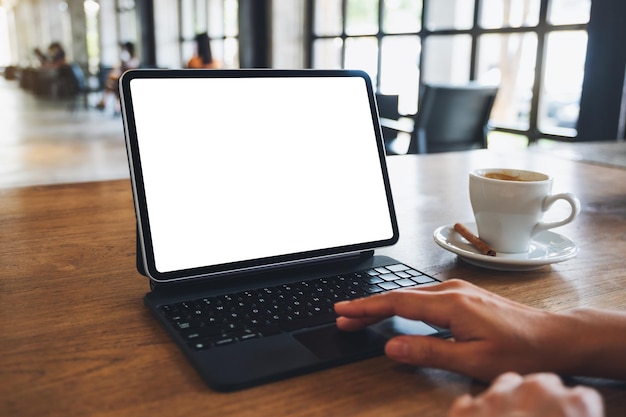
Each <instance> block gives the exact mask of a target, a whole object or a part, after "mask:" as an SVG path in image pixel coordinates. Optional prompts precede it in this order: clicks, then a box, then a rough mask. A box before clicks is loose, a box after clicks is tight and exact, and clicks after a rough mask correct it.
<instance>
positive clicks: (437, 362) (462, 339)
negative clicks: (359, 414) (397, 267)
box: [335, 280, 580, 381]
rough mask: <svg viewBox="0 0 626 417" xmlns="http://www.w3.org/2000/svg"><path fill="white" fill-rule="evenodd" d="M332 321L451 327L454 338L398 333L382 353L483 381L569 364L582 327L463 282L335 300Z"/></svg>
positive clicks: (345, 325) (357, 325) (346, 325)
mask: <svg viewBox="0 0 626 417" xmlns="http://www.w3.org/2000/svg"><path fill="white" fill-rule="evenodd" d="M335 311H336V312H337V314H338V315H339V316H340V317H338V318H337V326H338V327H339V328H340V329H342V330H347V331H353V330H358V329H361V328H363V327H365V326H367V325H369V324H373V323H375V322H377V321H380V320H382V319H384V318H386V317H390V316H393V315H398V316H402V317H405V318H408V319H413V320H424V321H426V322H428V323H431V324H433V325H435V326H439V327H442V328H446V329H449V330H450V332H451V333H452V336H453V337H454V339H455V342H451V341H448V340H442V339H439V338H435V337H429V336H397V337H394V338H392V339H390V340H389V341H388V342H387V345H386V347H385V353H386V354H387V356H389V357H390V358H392V359H394V360H397V361H399V362H403V363H408V364H413V365H419V366H429V367H435V368H442V369H448V370H451V371H455V372H460V373H462V374H465V375H468V376H471V377H474V378H478V379H481V380H485V381H489V380H491V379H493V378H495V377H496V376H497V375H499V374H501V373H503V372H506V371H516V372H520V373H524V374H525V373H531V372H539V371H554V372H559V371H563V370H569V369H572V368H573V367H574V366H575V363H577V360H576V358H573V357H570V355H569V354H568V352H570V351H572V349H570V348H571V343H572V341H573V340H575V339H574V338H575V337H576V335H578V333H577V331H579V330H580V329H578V328H576V322H575V321H573V322H572V320H571V318H570V317H569V316H561V315H558V314H556V313H549V312H546V311H542V310H538V309H534V308H531V307H528V306H525V305H522V304H519V303H516V302H513V301H511V300H508V299H506V298H503V297H500V296H498V295H496V294H493V293H490V292H488V291H486V290H483V289H481V288H479V287H476V286H474V285H472V284H470V283H468V282H465V281H461V280H450V281H446V282H444V283H442V284H438V285H433V286H430V287H424V288H420V287H415V288H411V289H406V290H395V291H389V292H387V293H383V294H380V295H374V296H371V297H367V298H363V299H358V300H353V301H346V302H340V303H337V304H336V305H335Z"/></svg>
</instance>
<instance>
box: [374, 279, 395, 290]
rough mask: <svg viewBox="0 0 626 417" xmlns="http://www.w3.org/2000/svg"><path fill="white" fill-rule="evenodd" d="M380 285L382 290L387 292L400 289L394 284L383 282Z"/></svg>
mask: <svg viewBox="0 0 626 417" xmlns="http://www.w3.org/2000/svg"><path fill="white" fill-rule="evenodd" d="M377 285H379V286H380V287H381V288H383V289H385V290H395V289H396V288H400V286H399V285H398V284H396V283H394V282H391V281H390V282H381V283H380V284H377Z"/></svg>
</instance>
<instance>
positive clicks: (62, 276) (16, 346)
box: [0, 151, 626, 417]
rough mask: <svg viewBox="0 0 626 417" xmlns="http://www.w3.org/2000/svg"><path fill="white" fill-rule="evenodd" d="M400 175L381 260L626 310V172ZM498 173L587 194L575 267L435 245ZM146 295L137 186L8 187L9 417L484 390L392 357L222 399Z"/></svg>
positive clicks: (249, 406) (585, 167)
mask: <svg viewBox="0 0 626 417" xmlns="http://www.w3.org/2000/svg"><path fill="white" fill-rule="evenodd" d="M388 164H389V172H390V177H391V181H392V188H393V191H394V201H395V204H396V210H397V213H398V220H399V224H400V231H401V238H400V241H399V242H398V244H397V245H395V246H394V247H391V248H384V249H382V250H381V251H379V252H380V253H383V254H387V255H391V256H394V257H395V258H397V259H399V260H401V261H403V262H406V263H409V264H411V265H413V266H416V267H419V268H421V269H423V270H425V272H428V273H431V274H433V275H434V276H436V277H438V278H439V279H442V280H446V279H449V278H452V277H458V278H463V279H466V280H468V281H471V282H473V283H475V284H477V285H480V286H482V287H484V288H487V289H489V290H491V291H494V292H496V293H498V294H501V295H504V296H506V297H509V298H512V299H514V300H517V301H520V302H522V303H525V304H529V305H532V306H534V307H539V308H544V309H548V310H555V311H556V310H564V309H570V308H573V307H577V306H595V307H602V308H612V309H621V310H626V273H625V268H624V265H626V264H625V262H624V257H625V255H626V170H622V169H618V168H614V167H613V168H612V167H604V166H598V165H592V164H585V163H582V162H575V161H568V160H565V159H558V158H555V157H552V156H547V155H540V154H535V153H532V152H528V151H520V152H515V153H506V154H499V153H495V152H493V151H475V152H474V151H472V152H463V153H449V154H439V155H423V156H422V155H420V156H397V157H390V158H388ZM497 166H500V167H517V168H527V169H535V170H541V171H543V172H546V173H548V174H551V175H553V176H554V178H555V183H554V192H561V191H570V192H573V193H575V194H577V195H578V196H579V197H580V199H581V202H582V213H581V215H580V217H579V218H578V219H577V220H575V221H574V222H573V223H571V224H569V225H567V226H564V227H561V228H559V229H555V232H557V233H561V234H563V235H565V236H567V237H568V238H570V239H572V240H574V241H575V242H576V243H577V244H578V245H579V249H580V251H579V254H578V255H577V257H576V258H574V259H570V260H567V261H565V262H562V263H557V264H553V265H550V266H548V267H545V268H542V269H539V270H537V271H531V272H503V271H492V270H486V269H481V268H478V267H475V266H472V265H469V264H467V263H465V262H463V261H462V260H459V259H458V258H457V257H456V255H454V254H452V253H450V252H447V251H446V250H444V249H442V248H440V247H439V246H437V245H436V244H435V243H434V241H433V231H434V230H435V229H436V228H437V227H438V226H440V225H444V224H453V223H455V222H466V223H469V222H472V221H473V218H472V212H471V207H470V204H469V196H468V192H467V182H468V172H469V171H470V170H471V169H473V168H479V167H497ZM346 169H349V166H347V168H346ZM555 210H556V212H557V213H556V215H558V212H559V210H560V209H559V208H558V207H555ZM147 291H148V282H147V280H146V278H144V277H142V276H140V275H139V274H138V273H137V272H136V270H135V219H134V211H133V205H132V195H131V187H130V183H129V181H128V180H120V181H109V182H98V183H82V184H68V185H53V186H42V187H29V188H15V189H4V190H0V416H33V417H34V416H115V417H122V416H129V417H130V416H183V415H198V416H209V415H219V416H266V415H267V416H284V415H290V416H294V415H297V416H381V415H384V416H425V417H428V416H433V417H434V416H442V415H445V413H446V411H447V409H448V407H449V406H450V404H451V403H452V401H453V400H454V398H456V397H457V396H458V395H460V394H462V393H466V392H472V393H478V392H480V391H482V390H483V389H485V386H484V385H483V384H481V383H478V382H476V381H473V380H471V379H469V378H466V377H464V376H461V375H457V374H454V373H450V372H446V371H442V370H436V369H425V368H419V369H416V368H412V367H407V366H401V365H397V364H395V363H393V362H391V361H390V360H388V359H386V358H384V357H380V358H375V359H370V360H366V361H362V362H358V363H354V364H350V365H346V366H341V367H338V368H334V369H330V370H326V371H321V372H317V373H314V374H310V375H306V376H302V377H297V378H292V379H289V380H285V381H281V382H277V383H272V384H268V385H264V386H260V387H256V388H252V389H248V390H244V391H239V392H235V393H229V394H222V393H217V392H214V391H212V390H211V389H209V388H208V387H207V386H206V385H205V384H204V383H203V382H202V380H201V379H200V378H199V376H198V375H197V374H196V372H195V371H194V369H193V368H192V367H191V366H190V365H189V363H188V362H187V361H186V359H185V358H184V357H183V354H182V353H181V351H179V350H178V348H177V347H176V346H175V345H174V344H173V343H172V342H171V341H170V340H169V338H168V337H167V335H166V333H165V331H164V330H163V329H162V328H161V327H160V326H159V324H158V323H157V321H156V320H155V319H153V317H152V316H151V314H150V312H149V311H148V310H147V309H146V308H145V307H144V306H143V303H142V297H143V295H144V294H145V293H146V292H147ZM575 348H576V341H572V349H575ZM494 360H497V358H494ZM571 382H572V383H581V382H582V383H586V384H589V385H591V386H594V387H596V388H598V389H599V390H600V392H601V393H602V395H603V397H604V399H605V402H606V407H607V416H623V415H624V410H626V386H625V385H624V384H623V383H620V382H616V381H607V380H601V379H588V378H586V379H574V380H572V381H571Z"/></svg>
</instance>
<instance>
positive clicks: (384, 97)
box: [376, 93, 400, 120]
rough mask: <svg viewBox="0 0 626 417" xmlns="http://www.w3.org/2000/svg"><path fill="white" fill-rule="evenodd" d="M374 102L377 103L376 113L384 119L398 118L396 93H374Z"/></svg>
mask: <svg viewBox="0 0 626 417" xmlns="http://www.w3.org/2000/svg"><path fill="white" fill-rule="evenodd" d="M376 103H377V104H378V115H379V116H380V117H382V118H385V119H392V120H398V119H399V118H400V113H399V112H398V95H397V94H381V93H376Z"/></svg>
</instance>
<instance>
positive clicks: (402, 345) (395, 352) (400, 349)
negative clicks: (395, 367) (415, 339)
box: [385, 339, 409, 359]
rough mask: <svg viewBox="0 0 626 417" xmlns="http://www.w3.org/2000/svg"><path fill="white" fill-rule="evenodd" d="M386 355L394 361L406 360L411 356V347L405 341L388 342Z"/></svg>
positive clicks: (393, 340)
mask: <svg viewBox="0 0 626 417" xmlns="http://www.w3.org/2000/svg"><path fill="white" fill-rule="evenodd" d="M385 353H386V354H387V356H389V357H390V358H393V359H404V358H406V357H407V356H408V354H409V345H408V343H406V342H405V341H403V340H396V339H392V340H390V341H389V342H387V346H386V347H385Z"/></svg>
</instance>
